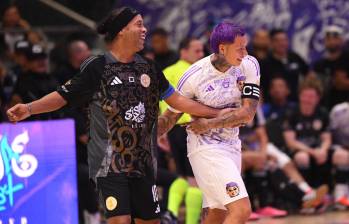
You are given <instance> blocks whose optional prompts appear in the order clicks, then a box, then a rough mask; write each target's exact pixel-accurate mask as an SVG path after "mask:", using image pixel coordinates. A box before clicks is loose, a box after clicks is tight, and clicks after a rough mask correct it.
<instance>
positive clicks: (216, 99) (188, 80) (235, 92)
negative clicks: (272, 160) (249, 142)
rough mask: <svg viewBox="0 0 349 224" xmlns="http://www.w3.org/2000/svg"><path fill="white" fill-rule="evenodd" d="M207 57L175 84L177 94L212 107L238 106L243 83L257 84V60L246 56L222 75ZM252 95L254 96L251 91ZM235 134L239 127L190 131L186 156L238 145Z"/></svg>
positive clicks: (194, 65) (236, 134)
mask: <svg viewBox="0 0 349 224" xmlns="http://www.w3.org/2000/svg"><path fill="white" fill-rule="evenodd" d="M210 57H211V56H207V57H205V58H203V59H201V60H200V61H198V62H196V63H195V64H193V65H192V66H191V67H190V68H189V69H188V70H187V71H186V72H185V73H184V75H183V76H182V78H181V79H180V81H179V82H178V86H177V89H178V91H179V92H180V93H181V94H182V95H184V96H186V97H189V98H191V99H194V100H196V101H198V102H200V103H203V104H205V105H208V106H211V107H214V108H227V107H234V108H238V107H240V105H241V91H242V87H243V84H244V83H250V84H257V85H259V82H260V69H259V64H258V61H257V60H256V59H255V58H254V57H252V56H249V55H248V56H246V57H244V58H243V60H242V62H241V65H240V66H236V67H235V66H232V67H231V68H230V69H229V70H227V71H226V72H224V73H222V72H220V71H218V70H217V69H216V68H215V67H214V66H213V65H212V64H211V59H210ZM253 91H254V90H253ZM251 94H254V92H252V90H251ZM258 95H259V92H258ZM238 135H239V128H218V129H212V130H209V131H208V132H207V133H206V134H202V135H196V134H194V133H192V132H190V131H189V132H188V154H190V153H193V152H194V151H195V150H196V149H198V148H201V147H205V146H210V145H213V144H226V145H227V144H228V145H240V140H239V138H238ZM233 148H234V147H232V150H233Z"/></svg>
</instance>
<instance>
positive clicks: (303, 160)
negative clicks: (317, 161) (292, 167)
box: [294, 152, 310, 168]
mask: <svg viewBox="0 0 349 224" xmlns="http://www.w3.org/2000/svg"><path fill="white" fill-rule="evenodd" d="M294 161H295V163H296V165H297V167H300V168H308V167H309V165H310V157H309V154H308V153H306V152H297V153H296V155H295V156H294Z"/></svg>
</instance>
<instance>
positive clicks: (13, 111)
mask: <svg viewBox="0 0 349 224" xmlns="http://www.w3.org/2000/svg"><path fill="white" fill-rule="evenodd" d="M6 114H7V117H8V119H9V120H10V121H11V122H14V123H16V122H17V121H21V120H24V119H26V118H27V117H30V111H29V108H28V106H27V105H26V104H22V103H21V104H17V105H15V106H13V107H11V108H10V109H8V110H7V113H6Z"/></svg>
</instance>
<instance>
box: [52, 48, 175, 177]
mask: <svg viewBox="0 0 349 224" xmlns="http://www.w3.org/2000/svg"><path fill="white" fill-rule="evenodd" d="M173 92H174V89H173V87H172V86H171V85H170V84H169V83H168V81H167V80H166V78H165V77H164V75H163V73H162V72H161V70H159V69H158V68H157V67H156V66H155V65H154V63H153V62H151V61H149V60H146V59H144V58H142V57H141V56H139V55H136V56H135V60H134V61H133V62H131V63H121V62H118V61H117V60H116V59H115V58H114V57H113V56H112V55H111V53H109V52H108V53H105V54H104V55H102V56H97V57H91V58H89V59H87V60H86V61H85V62H84V63H82V65H81V72H80V74H78V75H76V76H75V77H74V78H73V79H71V80H70V81H68V82H67V83H66V84H64V85H62V86H61V87H59V88H58V93H59V94H60V95H62V97H63V98H64V99H65V100H66V101H67V102H68V105H72V106H79V105H83V104H84V103H86V102H89V110H90V133H89V134H90V141H89V143H88V161H89V166H90V175H91V177H92V178H96V177H100V176H106V175H107V174H108V173H116V174H118V173H127V175H129V176H144V175H148V174H150V175H151V174H153V161H152V159H153V156H152V153H153V151H152V150H153V148H152V145H153V137H154V135H153V134H156V133H153V132H154V131H156V129H155V128H154V126H155V124H156V121H157V116H158V104H159V100H160V99H166V98H167V97H169V96H170V95H171V94H172V93H173Z"/></svg>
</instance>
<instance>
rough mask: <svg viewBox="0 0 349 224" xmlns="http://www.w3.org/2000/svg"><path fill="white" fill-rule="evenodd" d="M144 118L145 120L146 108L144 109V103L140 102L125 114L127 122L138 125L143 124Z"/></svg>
mask: <svg viewBox="0 0 349 224" xmlns="http://www.w3.org/2000/svg"><path fill="white" fill-rule="evenodd" d="M144 118H145V107H144V103H142V102H139V104H138V105H137V106H135V107H131V108H130V109H129V110H128V111H126V113H125V119H126V120H132V121H135V122H137V123H143V121H144Z"/></svg>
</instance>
